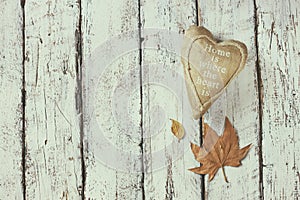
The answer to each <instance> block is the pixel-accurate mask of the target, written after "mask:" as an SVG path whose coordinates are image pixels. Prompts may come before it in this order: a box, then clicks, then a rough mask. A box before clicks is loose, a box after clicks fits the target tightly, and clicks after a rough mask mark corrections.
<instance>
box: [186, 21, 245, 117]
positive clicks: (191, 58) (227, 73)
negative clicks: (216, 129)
mask: <svg viewBox="0 0 300 200" xmlns="http://www.w3.org/2000/svg"><path fill="white" fill-rule="evenodd" d="M246 59H247V47H246V45H245V44H243V43H241V42H239V41H235V40H228V41H223V42H219V43H218V42H217V41H216V40H215V39H214V38H213V35H212V34H211V32H210V31H208V30H207V29H205V28H204V27H201V26H191V27H190V28H189V29H188V30H187V31H186V33H185V37H184V42H183V47H182V53H181V61H182V64H183V66H184V76H185V81H186V86H187V91H188V96H189V100H190V103H191V106H192V109H193V117H194V119H199V118H200V116H201V115H203V114H204V113H205V112H206V111H207V110H208V108H209V107H210V106H211V104H212V103H213V102H214V101H215V100H216V99H217V98H218V97H219V96H220V95H221V94H222V92H223V91H224V90H225V89H226V88H227V86H228V85H229V83H230V82H231V80H232V79H234V77H235V76H237V74H238V73H239V72H240V71H241V70H242V69H243V68H244V66H245V63H246Z"/></svg>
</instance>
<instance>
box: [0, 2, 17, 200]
mask: <svg viewBox="0 0 300 200" xmlns="http://www.w3.org/2000/svg"><path fill="white" fill-rule="evenodd" d="M0 21H1V26H0V49H1V51H0V93H1V98H0V105H1V112H0V113H1V114H0V157H1V162H0V199H22V143H21V142H22V140H21V138H22V137H21V136H22V132H21V130H22V103H21V102H22V92H21V90H22V71H23V67H22V9H21V6H20V2H18V1H9V0H8V1H1V2H0Z"/></svg>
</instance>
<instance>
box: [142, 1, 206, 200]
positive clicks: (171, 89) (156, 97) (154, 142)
mask: <svg viewBox="0 0 300 200" xmlns="http://www.w3.org/2000/svg"><path fill="white" fill-rule="evenodd" d="M196 11H197V7H196V2H193V1H172V2H171V1H159V0H157V1H153V0H148V1H143V2H142V4H141V15H142V18H141V21H142V30H141V32H142V34H141V37H142V39H143V40H142V69H141V70H142V84H143V87H142V94H143V96H142V98H143V103H142V114H143V150H144V151H143V160H144V169H145V176H144V188H145V194H146V195H145V197H146V198H145V199H198V198H200V197H201V193H202V191H201V187H202V186H201V177H200V176H199V175H196V174H194V173H192V172H190V171H188V169H189V168H193V167H195V166H198V165H199V163H197V162H196V161H195V160H194V158H193V155H192V153H191V151H190V147H189V146H190V141H193V142H194V143H199V138H200V137H199V135H200V134H199V132H200V131H199V125H198V124H199V122H198V121H194V120H193V119H192V113H191V109H190V106H189V102H188V99H187V93H186V86H185V81H184V76H183V66H182V64H181V55H180V51H181V44H182V39H183V34H184V31H185V29H187V28H188V27H189V26H190V25H192V24H197V12H196ZM170 118H172V119H175V120H178V121H179V122H181V123H183V125H184V128H185V131H186V136H185V137H184V138H183V139H182V140H181V141H180V142H178V140H177V138H176V137H174V136H173V134H172V133H171V121H170Z"/></svg>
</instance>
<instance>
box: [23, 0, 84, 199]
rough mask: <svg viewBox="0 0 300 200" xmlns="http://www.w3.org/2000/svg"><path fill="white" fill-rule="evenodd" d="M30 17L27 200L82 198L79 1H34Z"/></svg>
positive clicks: (29, 5)
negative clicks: (78, 111)
mask: <svg viewBox="0 0 300 200" xmlns="http://www.w3.org/2000/svg"><path fill="white" fill-rule="evenodd" d="M25 16H26V30H25V34H26V47H25V48H26V63H25V73H26V74H25V80H26V91H27V98H26V122H27V124H26V147H27V154H26V167H27V168H26V187H27V190H26V198H27V199H80V198H81V194H80V193H81V182H82V181H81V159H80V146H79V145H80V133H79V130H80V129H79V122H78V116H77V111H76V101H75V92H76V87H77V86H76V84H77V83H76V62H77V60H76V54H77V50H76V39H77V37H76V32H78V19H79V5H78V4H77V1H75V0H74V1H69V0H62V1H48V0H41V1H34V0H28V1H26V4H25Z"/></svg>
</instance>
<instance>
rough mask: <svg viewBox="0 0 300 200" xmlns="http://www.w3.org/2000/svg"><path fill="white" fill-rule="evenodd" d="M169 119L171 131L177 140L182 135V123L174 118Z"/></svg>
mask: <svg viewBox="0 0 300 200" xmlns="http://www.w3.org/2000/svg"><path fill="white" fill-rule="evenodd" d="M171 121H172V127H171V131H172V133H173V134H174V135H175V136H176V137H177V139H178V140H181V139H182V138H183V136H184V128H183V126H182V124H181V123H179V122H178V121H176V120H174V119H171Z"/></svg>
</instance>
